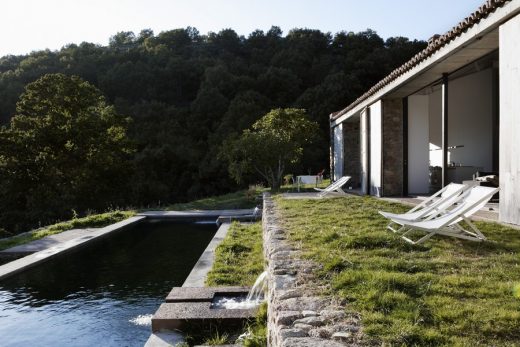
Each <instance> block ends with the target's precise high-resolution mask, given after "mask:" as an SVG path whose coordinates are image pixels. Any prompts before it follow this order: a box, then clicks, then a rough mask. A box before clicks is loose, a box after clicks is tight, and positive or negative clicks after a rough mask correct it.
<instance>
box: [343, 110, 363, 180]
mask: <svg viewBox="0 0 520 347" xmlns="http://www.w3.org/2000/svg"><path fill="white" fill-rule="evenodd" d="M359 132H360V129H359V120H357V121H353V122H345V123H343V148H344V152H345V153H344V169H343V173H344V175H345V176H350V177H352V179H351V184H352V187H353V188H358V187H360V185H361V148H360V147H359V141H360V133H359Z"/></svg>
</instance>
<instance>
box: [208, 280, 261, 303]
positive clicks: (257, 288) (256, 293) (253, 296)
mask: <svg viewBox="0 0 520 347" xmlns="http://www.w3.org/2000/svg"><path fill="white" fill-rule="evenodd" d="M266 287H267V271H264V272H262V273H261V274H260V276H258V278H257V279H256V281H255V284H254V285H253V288H251V290H250V291H249V294H247V297H245V298H244V297H242V298H240V297H234V298H230V297H221V298H218V299H216V300H215V301H214V302H213V304H212V308H224V309H228V310H232V309H247V308H253V307H256V306H258V305H259V304H260V303H261V302H262V301H264V291H265V289H266Z"/></svg>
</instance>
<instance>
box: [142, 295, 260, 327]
mask: <svg viewBox="0 0 520 347" xmlns="http://www.w3.org/2000/svg"><path fill="white" fill-rule="evenodd" d="M255 315H256V308H251V309H233V310H228V309H214V308H211V302H210V301H206V302H171V303H165V304H162V305H161V306H160V307H159V309H158V310H157V312H155V314H154V316H153V317H152V331H153V332H154V333H155V332H160V331H165V330H178V329H182V328H183V326H185V325H186V324H197V325H200V326H208V327H209V326H210V325H211V326H223V327H240V326H241V325H242V324H243V323H244V322H246V321H247V320H249V319H253V318H254V317H255Z"/></svg>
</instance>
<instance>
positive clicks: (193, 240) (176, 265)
mask: <svg viewBox="0 0 520 347" xmlns="http://www.w3.org/2000/svg"><path fill="white" fill-rule="evenodd" d="M215 231H216V227H215V225H208V224H205V225H204V224H179V223H171V222H164V221H156V222H146V223H142V224H139V225H136V226H134V227H132V228H128V229H125V230H123V231H121V232H119V233H117V234H116V235H114V236H110V237H109V238H106V239H104V240H100V241H96V242H95V243H94V244H92V245H90V246H87V247H85V248H84V249H82V250H79V251H77V252H74V253H69V254H66V255H63V256H60V257H58V258H56V259H54V260H51V261H49V262H47V263H45V264H43V265H39V266H37V267H35V268H34V269H31V270H29V271H26V272H24V273H22V274H19V275H16V276H15V277H13V278H10V279H7V280H4V281H0V346H24V345H27V346H29V345H30V346H94V345H98V346H142V345H143V344H144V342H145V341H146V339H147V338H148V336H149V334H150V331H151V330H150V326H149V325H139V324H136V322H132V321H131V320H133V319H135V318H136V317H138V316H140V315H150V314H152V313H154V312H155V310H156V309H157V308H158V306H159V305H160V304H161V303H162V302H163V301H164V297H165V296H166V295H167V293H168V292H169V290H170V289H171V288H172V287H174V286H180V285H182V283H183V282H184V280H185V279H186V277H187V276H188V274H189V272H190V271H191V268H192V267H193V265H195V263H196V261H197V259H198V258H199V257H200V255H201V253H202V252H203V251H204V249H205V248H206V246H207V245H208V243H209V241H210V240H211V238H212V237H213V235H214V233H215ZM145 321H146V320H145Z"/></svg>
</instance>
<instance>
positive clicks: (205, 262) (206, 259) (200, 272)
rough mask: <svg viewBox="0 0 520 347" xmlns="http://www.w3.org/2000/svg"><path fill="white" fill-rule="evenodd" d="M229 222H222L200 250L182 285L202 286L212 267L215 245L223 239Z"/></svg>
mask: <svg viewBox="0 0 520 347" xmlns="http://www.w3.org/2000/svg"><path fill="white" fill-rule="evenodd" d="M230 226H231V224H230V223H223V224H222V225H221V226H220V227H219V228H218V230H217V232H216V233H215V236H213V238H212V239H211V241H210V242H209V244H208V246H207V247H206V249H205V250H204V252H202V255H201V256H200V258H199V260H197V263H196V264H195V266H193V268H192V269H191V272H190V274H189V275H188V277H186V280H184V283H183V284H182V286H183V287H204V285H205V281H206V277H207V276H208V273H209V271H210V270H211V268H212V267H213V262H214V261H215V250H216V249H217V246H218V245H219V244H220V243H221V242H222V240H224V238H225V237H226V235H227V233H228V231H229V227H230Z"/></svg>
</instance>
